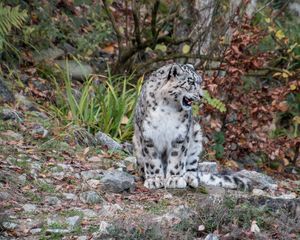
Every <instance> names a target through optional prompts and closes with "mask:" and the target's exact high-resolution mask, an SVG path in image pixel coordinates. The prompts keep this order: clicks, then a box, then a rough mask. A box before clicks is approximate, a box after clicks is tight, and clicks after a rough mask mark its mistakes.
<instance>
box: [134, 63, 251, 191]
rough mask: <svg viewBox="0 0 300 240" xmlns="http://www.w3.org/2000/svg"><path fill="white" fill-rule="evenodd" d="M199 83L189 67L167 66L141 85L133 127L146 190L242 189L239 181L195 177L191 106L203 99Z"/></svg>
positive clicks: (197, 145) (197, 130) (198, 137)
mask: <svg viewBox="0 0 300 240" xmlns="http://www.w3.org/2000/svg"><path fill="white" fill-rule="evenodd" d="M201 82H202V78H201V77H200V76H199V75H198V73H197V72H196V71H195V70H194V68H193V66H192V65H190V64H186V65H181V64H170V65H166V66H164V67H161V68H159V69H158V70H156V71H155V72H153V73H152V74H151V75H150V77H149V78H148V79H147V80H146V82H145V83H144V85H143V88H142V91H141V95H140V97H139V100H138V103H137V107H136V112H135V121H134V126H135V129H134V137H133V143H134V152H135V155H136V157H137V163H138V168H139V172H140V174H141V175H142V176H143V177H144V178H145V182H144V185H145V186H146V187H147V188H149V189H155V188H162V187H166V188H185V187H186V186H188V185H189V186H191V187H198V186H199V184H200V183H201V182H203V183H206V184H209V185H218V186H223V187H228V188H237V187H246V186H247V182H246V181H245V180H244V179H241V178H240V177H237V176H236V177H234V176H218V175H212V174H208V173H201V172H200V173H199V171H198V160H199V154H200V153H201V152H202V130H201V127H200V125H199V124H198V123H197V122H196V121H195V120H194V119H193V117H192V106H191V104H192V102H194V101H199V100H200V99H201V97H202V88H201Z"/></svg>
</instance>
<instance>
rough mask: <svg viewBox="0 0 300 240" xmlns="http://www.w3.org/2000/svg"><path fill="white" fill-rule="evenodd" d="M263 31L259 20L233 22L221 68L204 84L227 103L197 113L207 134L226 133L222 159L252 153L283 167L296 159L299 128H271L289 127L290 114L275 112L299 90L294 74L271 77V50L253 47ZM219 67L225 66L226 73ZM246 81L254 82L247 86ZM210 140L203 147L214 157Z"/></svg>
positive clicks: (270, 164)
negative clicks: (282, 132)
mask: <svg viewBox="0 0 300 240" xmlns="http://www.w3.org/2000/svg"><path fill="white" fill-rule="evenodd" d="M267 34H269V33H268V32H267V31H265V30H263V29H261V28H259V27H258V26H252V25H251V24H250V20H249V19H248V18H247V17H244V18H243V23H242V24H240V25H239V26H234V33H233V36H232V40H231V43H230V44H229V46H227V48H226V50H225V52H224V56H223V62H222V63H221V65H220V69H218V70H217V71H215V72H214V74H213V75H212V76H206V77H205V89H207V90H208V91H209V92H210V94H211V95H212V96H214V97H217V98H219V99H221V100H222V101H223V102H224V103H225V104H226V108H227V112H226V113H220V112H218V111H217V110H216V109H214V108H212V107H210V106H207V105H205V106H204V108H203V109H201V115H202V116H203V118H202V124H203V126H204V129H205V132H206V135H207V136H213V134H214V133H215V132H221V133H223V134H224V139H225V141H224V143H223V147H224V154H223V155H222V156H221V157H220V160H223V161H224V162H233V161H230V160H234V161H240V162H243V159H244V158H245V157H246V156H249V154H250V153H255V154H258V155H260V156H261V158H262V159H264V160H265V161H266V164H263V165H261V166H260V167H262V166H264V167H267V168H268V167H272V168H273V169H274V168H275V169H276V170H280V171H281V170H283V169H284V168H283V166H287V165H288V164H295V162H296V160H297V157H298V154H299V143H300V137H299V134H298V133H297V132H296V134H295V135H294V136H288V135H279V136H276V137H274V136H272V133H274V131H276V129H277V128H280V127H284V126H283V125H284V124H286V125H287V128H290V127H291V125H292V121H293V120H292V119H283V118H279V117H278V116H280V115H282V114H283V113H287V112H288V111H289V105H288V104H287V102H286V98H287V96H288V95H289V94H293V93H295V92H296V91H298V92H299V89H300V81H299V80H298V81H297V80H296V76H294V77H293V76H291V77H290V78H289V79H285V80H280V79H279V81H275V80H274V79H273V78H272V76H273V75H274V72H273V70H274V69H273V68H271V67H268V66H270V61H271V60H272V59H273V58H275V57H276V53H275V51H270V52H261V51H259V50H258V49H257V46H258V45H259V43H260V42H261V41H262V39H263V38H264V37H266V36H267ZM259 71H264V75H263V77H262V76H260V75H259V74H258V73H259ZM220 72H221V73H222V72H223V73H224V72H226V74H225V76H222V74H220ZM223 75H224V74H223ZM275 75H276V74H275ZM268 76H269V78H268ZM268 79H269V80H268ZM277 80H278V79H277ZM249 81H250V83H251V84H252V85H251V86H250V87H248V88H245V86H246V85H247V83H248V82H249ZM270 81H271V82H270ZM272 81H273V82H272ZM287 115H288V114H287ZM282 120H283V122H282ZM284 122H285V123H284ZM296 131H297V129H296ZM273 135H274V134H273ZM214 144H216V140H215V139H213V138H209V139H208V142H207V149H208V154H209V155H210V156H212V157H214V156H215V155H216V152H215V151H214V150H213V148H212V146H214ZM275 163H276V164H275Z"/></svg>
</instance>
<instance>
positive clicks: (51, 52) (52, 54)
mask: <svg viewBox="0 0 300 240" xmlns="http://www.w3.org/2000/svg"><path fill="white" fill-rule="evenodd" d="M64 54H65V52H64V51H63V50H62V49H59V48H57V47H54V48H48V49H44V50H41V51H39V52H37V53H36V54H34V56H33V61H34V62H35V63H39V62H41V61H46V60H47V61H48V60H54V59H56V58H59V57H61V56H63V55H64Z"/></svg>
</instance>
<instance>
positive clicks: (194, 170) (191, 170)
mask: <svg viewBox="0 0 300 240" xmlns="http://www.w3.org/2000/svg"><path fill="white" fill-rule="evenodd" d="M187 171H188V172H196V171H197V168H191V169H187Z"/></svg>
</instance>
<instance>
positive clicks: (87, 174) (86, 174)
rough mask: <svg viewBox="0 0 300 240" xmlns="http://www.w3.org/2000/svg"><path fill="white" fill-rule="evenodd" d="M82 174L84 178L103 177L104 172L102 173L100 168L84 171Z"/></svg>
mask: <svg viewBox="0 0 300 240" xmlns="http://www.w3.org/2000/svg"><path fill="white" fill-rule="evenodd" d="M80 174H81V177H82V178H83V179H84V180H89V179H101V177H102V176H103V174H101V173H100V172H99V171H98V170H89V171H82V172H81V173H80Z"/></svg>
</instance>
